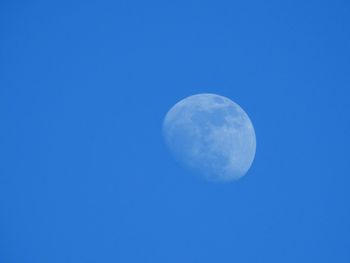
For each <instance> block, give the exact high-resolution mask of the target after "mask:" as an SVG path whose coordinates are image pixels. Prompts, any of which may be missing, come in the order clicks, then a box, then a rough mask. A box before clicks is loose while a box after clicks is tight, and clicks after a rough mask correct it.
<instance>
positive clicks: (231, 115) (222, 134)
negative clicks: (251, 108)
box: [163, 94, 256, 181]
mask: <svg viewBox="0 0 350 263" xmlns="http://www.w3.org/2000/svg"><path fill="white" fill-rule="evenodd" d="M163 135H164V138H165V141H166V144H167V146H168V147H169V149H170V151H171V152H172V153H173V154H174V156H175V158H176V159H177V160H178V161H179V162H180V163H182V164H184V165H185V166H186V167H188V168H189V169H191V170H192V171H194V172H195V173H196V174H199V175H202V176H204V177H205V178H207V179H208V180H210V181H234V180H237V179H239V178H241V177H242V176H244V175H245V174H246V173H247V171H248V170H249V168H250V166H251V165H252V163H253V160H254V156H255V150H256V137H255V131H254V127H253V124H252V122H251V120H250V119H249V117H248V115H247V114H246V113H245V111H244V110H243V109H242V108H241V107H240V106H239V105H238V104H236V103H235V102H233V101H232V100H230V99H228V98H226V97H223V96H220V95H216V94H197V95H193V96H190V97H187V98H185V99H183V100H181V101H179V102H178V103H176V104H175V105H174V106H173V107H172V108H171V109H170V110H169V111H168V113H167V114H166V116H165V119H164V122H163Z"/></svg>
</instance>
